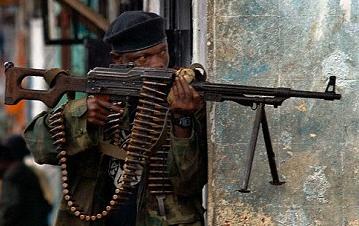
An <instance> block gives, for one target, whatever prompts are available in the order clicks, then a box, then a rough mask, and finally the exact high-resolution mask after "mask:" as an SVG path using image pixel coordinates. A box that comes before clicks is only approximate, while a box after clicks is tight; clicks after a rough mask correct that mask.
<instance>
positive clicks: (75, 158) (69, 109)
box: [25, 98, 207, 226]
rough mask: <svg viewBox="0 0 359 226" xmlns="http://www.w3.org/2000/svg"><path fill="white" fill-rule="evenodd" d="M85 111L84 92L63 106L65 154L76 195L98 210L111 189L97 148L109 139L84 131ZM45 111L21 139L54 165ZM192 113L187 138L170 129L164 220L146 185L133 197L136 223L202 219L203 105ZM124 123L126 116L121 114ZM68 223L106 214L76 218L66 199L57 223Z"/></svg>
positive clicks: (84, 225)
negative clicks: (169, 188) (170, 191)
mask: <svg viewBox="0 0 359 226" xmlns="http://www.w3.org/2000/svg"><path fill="white" fill-rule="evenodd" d="M86 111H87V107H86V98H83V99H80V100H75V101H70V102H69V103H68V104H66V106H65V109H64V115H65V125H66V139H67V153H68V155H69V157H68V171H69V176H68V178H69V186H70V191H71V193H72V195H73V197H74V200H76V202H78V203H79V204H80V205H81V206H82V208H83V209H84V211H86V212H89V213H97V212H99V211H100V210H102V209H103V207H104V206H105V205H106V203H107V202H108V200H110V199H111V195H112V194H113V185H112V184H113V181H112V180H111V179H110V177H109V176H108V174H107V170H108V166H109V160H110V159H111V157H110V156H108V155H106V154H104V153H103V152H102V151H100V150H104V149H105V148H108V147H109V144H106V143H105V142H103V141H102V139H101V132H99V131H88V129H87V126H86ZM48 115H49V113H48V112H43V113H41V114H39V115H38V116H37V117H36V118H35V119H33V121H32V122H31V123H30V124H29V125H28V126H27V128H26V129H25V139H26V142H27V144H28V146H29V148H30V150H31V152H32V154H33V155H34V158H35V161H36V162H37V163H39V164H53V165H57V164H58V160H57V155H58V153H57V152H56V150H55V147H54V146H53V144H52V143H53V140H52V138H51V136H50V134H49V128H48V125H47V124H48V123H47V122H48V121H47V117H48ZM125 118H126V117H125ZM195 119H196V120H195V123H194V124H195V125H194V126H193V131H192V136H191V137H190V138H176V137H174V136H173V135H171V145H170V146H171V148H170V151H169V154H168V171H169V175H170V179H171V181H172V184H173V186H174V194H169V195H166V198H165V200H164V205H165V209H166V216H167V220H163V219H162V218H161V217H160V216H159V213H158V210H157V207H156V205H155V204H154V202H155V200H154V198H153V197H152V195H150V194H149V192H148V191H147V190H145V191H144V192H142V194H141V195H138V197H137V199H138V200H137V203H142V205H140V208H138V211H137V220H136V226H167V225H187V226H200V225H203V223H201V222H203V208H202V205H201V203H202V194H201V191H202V188H203V186H204V184H205V183H206V182H207V140H206V128H205V111H204V110H202V111H200V112H198V113H196V115H195ZM127 120H128V119H127ZM124 123H128V122H126V120H125V121H124ZM203 125H204V126H203ZM112 146H113V145H112ZM89 197H91V198H89ZM68 225H71V226H105V225H106V224H105V221H104V220H98V221H95V222H84V221H80V220H79V219H78V218H77V217H74V216H73V215H72V214H71V213H70V211H69V210H68V207H67V204H66V202H65V200H62V203H61V206H60V209H59V212H58V215H57V221H56V226H68Z"/></svg>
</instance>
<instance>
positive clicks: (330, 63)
mask: <svg viewBox="0 0 359 226" xmlns="http://www.w3.org/2000/svg"><path fill="white" fill-rule="evenodd" d="M350 61H351V59H350V57H349V56H348V55H347V54H346V53H344V52H342V51H340V50H336V51H334V52H333V53H332V54H330V55H329V56H328V57H327V58H325V59H324V60H323V62H322V68H323V76H324V77H325V78H328V77H329V76H337V78H339V79H338V85H345V83H344V84H343V83H342V82H343V80H345V79H346V78H348V77H349V72H350V69H349V65H348V63H349V62H350Z"/></svg>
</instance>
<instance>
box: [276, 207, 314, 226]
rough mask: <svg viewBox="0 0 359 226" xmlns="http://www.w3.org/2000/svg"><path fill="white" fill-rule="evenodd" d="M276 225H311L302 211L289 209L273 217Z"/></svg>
mask: <svg viewBox="0 0 359 226" xmlns="http://www.w3.org/2000/svg"><path fill="white" fill-rule="evenodd" d="M275 221H276V222H278V224H277V225H282V226H309V225H311V224H310V223H309V221H308V218H307V216H306V214H305V212H304V210H303V209H301V208H299V209H296V208H291V209H289V210H287V211H285V212H284V213H279V215H278V216H277V217H275Z"/></svg>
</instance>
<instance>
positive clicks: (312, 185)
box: [303, 166, 330, 203]
mask: <svg viewBox="0 0 359 226" xmlns="http://www.w3.org/2000/svg"><path fill="white" fill-rule="evenodd" d="M311 168H312V169H313V171H314V172H313V174H312V175H309V176H308V177H307V178H306V180H305V182H304V186H303V192H304V194H305V199H306V200H308V201H318V202H319V203H328V199H327V198H326V196H325V193H326V192H327V190H328V188H330V183H329V181H328V180H327V177H326V175H325V173H324V171H325V169H326V168H327V167H326V166H315V167H311Z"/></svg>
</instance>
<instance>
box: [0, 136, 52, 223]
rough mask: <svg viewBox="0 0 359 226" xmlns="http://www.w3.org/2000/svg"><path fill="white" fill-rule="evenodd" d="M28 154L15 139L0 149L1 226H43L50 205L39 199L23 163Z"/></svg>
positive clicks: (19, 139)
mask: <svg viewBox="0 0 359 226" xmlns="http://www.w3.org/2000/svg"><path fill="white" fill-rule="evenodd" d="M29 154H30V152H29V150H28V149H27V148H26V144H25V140H24V139H23V137H21V136H19V135H13V136H11V137H9V138H8V139H7V140H6V142H5V146H3V145H0V177H1V179H2V186H1V195H0V225H1V226H28V225H34V226H35V225H36V226H47V225H48V214H49V212H50V210H51V206H50V204H49V203H48V202H47V200H46V199H45V197H44V195H43V191H42V189H41V186H40V181H39V179H38V177H37V175H36V174H35V172H33V170H32V169H31V168H29V167H28V166H26V165H25V163H24V162H23V159H24V157H25V156H27V155H29Z"/></svg>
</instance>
